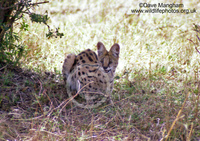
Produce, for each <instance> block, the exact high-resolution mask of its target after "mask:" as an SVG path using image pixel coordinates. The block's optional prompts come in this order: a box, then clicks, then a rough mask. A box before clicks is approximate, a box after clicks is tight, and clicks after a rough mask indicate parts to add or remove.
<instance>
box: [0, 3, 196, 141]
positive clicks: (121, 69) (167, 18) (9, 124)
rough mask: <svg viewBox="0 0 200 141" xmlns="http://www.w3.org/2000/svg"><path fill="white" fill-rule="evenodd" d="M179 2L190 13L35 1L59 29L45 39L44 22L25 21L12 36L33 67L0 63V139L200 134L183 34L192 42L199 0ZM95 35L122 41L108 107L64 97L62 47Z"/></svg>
mask: <svg viewBox="0 0 200 141" xmlns="http://www.w3.org/2000/svg"><path fill="white" fill-rule="evenodd" d="M163 2H164V3H180V1H171V2H169V1H163ZM154 3H157V2H154ZM154 3H153V4H154ZM183 4H184V8H185V9H187V8H190V9H193V8H196V10H197V13H196V14H133V15H127V14H126V13H130V10H131V9H139V2H137V1H123V2H122V1H113V0H107V1H104V0H103V1H94V0H93V1H90V2H88V1H81V2H80V3H79V1H71V2H69V1H66V0H58V1H50V3H49V4H43V5H40V7H37V8H36V9H35V11H37V12H39V13H40V14H44V13H45V11H46V10H47V11H48V15H49V16H50V21H49V23H48V24H49V25H50V26H51V27H58V26H59V28H60V32H63V33H64V35H65V36H64V37H62V38H50V39H47V38H46V37H45V35H46V33H47V28H46V26H44V25H40V24H37V23H31V22H30V19H28V18H27V20H26V21H25V22H27V24H28V25H29V27H28V30H27V31H23V32H20V33H19V35H20V37H21V39H22V40H21V44H25V46H27V48H26V50H27V56H26V57H24V58H22V60H21V64H22V67H23V68H26V69H27V68H28V69H31V70H34V71H35V72H37V73H38V74H36V73H30V72H29V71H28V72H26V71H25V72H22V71H17V73H16V72H15V71H13V69H11V70H9V68H8V69H7V68H6V69H5V68H4V69H1V68H3V66H1V67H0V74H2V75H0V92H2V95H3V96H7V99H6V98H4V97H1V96H0V104H1V109H2V114H1V119H2V120H1V121H0V139H2V140H6V139H10V140H14V139H18V140H20V139H21V140H165V137H167V138H168V140H180V141H181V140H200V124H199V123H200V121H199V116H200V112H199V103H200V100H199V67H200V64H199V54H198V53H197V51H196V50H195V46H194V44H193V43H192V42H190V41H189V40H188V39H192V40H193V41H194V42H197V38H196V33H195V32H194V31H193V30H192V29H193V23H196V24H198V23H199V22H200V15H199V13H198V5H199V3H198V2H197V1H190V2H184V3H183ZM17 26H18V24H17ZM16 30H18V29H16ZM98 41H101V42H103V43H104V44H105V46H106V48H107V49H109V48H110V47H111V45H113V43H118V44H119V45H120V47H121V50H120V59H119V66H118V68H117V73H116V75H117V77H116V79H115V87H114V91H113V94H112V99H113V102H114V106H112V105H110V104H108V103H105V104H104V105H103V106H102V107H99V108H97V109H91V110H87V109H80V108H78V107H74V105H73V104H71V103H70V102H69V101H68V97H67V95H66V89H65V88H64V85H63V82H62V77H61V69H62V63H63V60H64V57H65V55H66V54H68V53H72V52H74V53H76V54H78V53H79V52H81V51H82V50H84V49H87V48H90V49H92V50H94V51H96V44H97V42H98ZM20 72H21V73H20ZM20 74H21V75H20ZM13 78H18V79H13ZM19 78H20V79H19ZM65 100H66V103H67V104H66V103H62V102H63V101H65ZM65 104H66V105H65ZM4 111H6V112H4ZM179 114H180V115H179ZM7 117H9V118H7ZM173 123H174V124H173ZM1 131H2V132H1Z"/></svg>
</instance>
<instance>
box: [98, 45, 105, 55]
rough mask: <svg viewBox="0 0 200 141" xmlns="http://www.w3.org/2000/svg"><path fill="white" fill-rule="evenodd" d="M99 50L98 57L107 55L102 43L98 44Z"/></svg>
mask: <svg viewBox="0 0 200 141" xmlns="http://www.w3.org/2000/svg"><path fill="white" fill-rule="evenodd" d="M97 50H98V56H102V55H103V54H106V53H107V50H106V48H105V46H104V44H103V43H102V42H98V43H97Z"/></svg>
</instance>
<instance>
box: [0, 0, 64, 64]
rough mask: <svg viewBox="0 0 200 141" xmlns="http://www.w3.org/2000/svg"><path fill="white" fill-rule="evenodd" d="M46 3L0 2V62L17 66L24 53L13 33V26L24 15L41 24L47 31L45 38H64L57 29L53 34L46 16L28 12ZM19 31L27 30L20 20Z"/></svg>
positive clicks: (25, 0) (16, 36) (21, 0)
mask: <svg viewBox="0 0 200 141" xmlns="http://www.w3.org/2000/svg"><path fill="white" fill-rule="evenodd" d="M44 3H48V1H43V2H38V3H31V1H30V0H10V1H7V0H1V1H0V5H1V6H0V10H1V14H0V62H5V63H13V64H14V65H16V64H18V62H19V60H20V58H21V57H22V56H23V55H24V53H25V47H24V46H23V45H20V43H19V41H20V38H19V36H18V33H15V32H13V28H14V27H13V24H14V22H16V21H17V20H19V19H23V17H24V14H28V15H29V17H30V18H31V21H32V22H37V23H43V24H45V25H46V26H47V27H48V29H49V33H48V34H47V37H48V38H50V37H57V36H59V37H60V38H61V37H62V36H64V34H63V33H59V31H58V28H57V29H56V31H55V32H53V31H52V30H51V29H50V27H49V25H48V24H47V21H48V19H49V17H48V15H46V14H45V15H41V14H36V13H32V12H30V9H31V8H32V7H35V6H38V5H39V4H44ZM20 30H28V24H26V23H25V21H24V20H22V23H21V27H20Z"/></svg>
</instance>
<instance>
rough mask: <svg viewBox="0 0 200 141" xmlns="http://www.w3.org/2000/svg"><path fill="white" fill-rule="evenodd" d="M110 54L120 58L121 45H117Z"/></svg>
mask: <svg viewBox="0 0 200 141" xmlns="http://www.w3.org/2000/svg"><path fill="white" fill-rule="evenodd" d="M109 53H110V54H112V55H113V56H114V57H117V58H119V53H120V46H119V44H117V43H115V44H114V45H113V46H112V47H111V48H110V51H109Z"/></svg>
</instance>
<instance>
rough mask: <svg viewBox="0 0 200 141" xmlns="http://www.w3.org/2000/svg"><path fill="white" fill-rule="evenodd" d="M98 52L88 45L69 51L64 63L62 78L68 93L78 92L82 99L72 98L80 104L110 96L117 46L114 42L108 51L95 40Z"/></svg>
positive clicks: (95, 103)
mask: <svg viewBox="0 0 200 141" xmlns="http://www.w3.org/2000/svg"><path fill="white" fill-rule="evenodd" d="M97 50H98V56H97V55H96V53H95V52H94V51H92V50H90V49H87V50H85V51H83V52H81V53H80V54H78V55H75V54H69V55H67V57H66V58H65V60H64V64H63V70H62V73H63V78H64V81H65V84H66V87H67V91H68V94H69V96H70V97H72V96H73V95H75V94H76V93H77V92H79V95H80V97H81V98H82V99H83V101H78V100H76V99H72V101H73V102H74V103H75V104H76V105H77V106H79V107H82V108H95V107H98V106H99V105H101V104H102V103H103V102H105V101H106V99H107V98H108V97H109V96H110V94H111V92H112V90H113V79H114V75H115V70H116V67H117V65H118V60H119V53H120V46H119V45H118V44H114V45H113V46H112V47H111V49H110V50H109V51H107V50H106V48H105V46H104V45H103V43H101V42H98V43H97Z"/></svg>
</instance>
